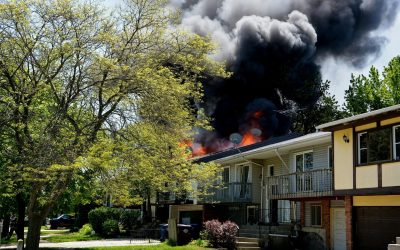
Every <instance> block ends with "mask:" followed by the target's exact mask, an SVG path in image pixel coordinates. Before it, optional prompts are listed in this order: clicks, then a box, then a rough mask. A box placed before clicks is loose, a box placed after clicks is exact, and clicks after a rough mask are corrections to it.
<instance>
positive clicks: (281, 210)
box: [278, 200, 290, 222]
mask: <svg viewBox="0 0 400 250" xmlns="http://www.w3.org/2000/svg"><path fill="white" fill-rule="evenodd" d="M278 222H290V201H288V200H278Z"/></svg>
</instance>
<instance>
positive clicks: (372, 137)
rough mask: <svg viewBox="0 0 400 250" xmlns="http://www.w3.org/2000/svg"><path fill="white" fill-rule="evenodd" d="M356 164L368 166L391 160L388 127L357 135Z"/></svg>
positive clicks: (389, 130) (389, 131)
mask: <svg viewBox="0 0 400 250" xmlns="http://www.w3.org/2000/svg"><path fill="white" fill-rule="evenodd" d="M357 138H358V140H357V148H358V164H368V163H373V162H378V161H388V160H390V159H391V129H390V127H386V128H381V129H376V130H372V131H367V132H362V133H358V135H357Z"/></svg>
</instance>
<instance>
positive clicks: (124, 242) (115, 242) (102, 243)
mask: <svg viewBox="0 0 400 250" xmlns="http://www.w3.org/2000/svg"><path fill="white" fill-rule="evenodd" d="M157 244H160V242H159V241H156V240H151V242H150V243H149V241H148V240H137V239H135V240H132V242H131V241H130V240H129V239H106V240H90V241H71V242H61V243H50V242H40V245H39V247H40V248H70V249H75V248H86V247H111V246H139V245H157ZM15 248H16V246H15V245H1V246H0V249H15Z"/></svg>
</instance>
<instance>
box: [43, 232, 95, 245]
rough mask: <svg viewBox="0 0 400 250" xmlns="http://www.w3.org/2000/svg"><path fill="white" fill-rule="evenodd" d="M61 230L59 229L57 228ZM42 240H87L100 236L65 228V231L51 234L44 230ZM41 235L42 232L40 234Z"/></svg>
mask: <svg viewBox="0 0 400 250" xmlns="http://www.w3.org/2000/svg"><path fill="white" fill-rule="evenodd" d="M59 231H61V230H59ZM46 234H47V235H46V236H47V237H45V238H43V239H44V240H46V241H48V242H54V243H56V242H68V241H87V240H100V239H102V237H100V236H98V235H83V234H80V233H78V232H75V233H70V232H69V230H66V231H65V232H60V233H56V234H52V233H51V232H48V233H47V232H46ZM41 235H43V234H41Z"/></svg>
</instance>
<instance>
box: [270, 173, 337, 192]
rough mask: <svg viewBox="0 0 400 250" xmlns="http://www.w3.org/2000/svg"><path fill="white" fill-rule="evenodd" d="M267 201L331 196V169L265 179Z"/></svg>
mask: <svg viewBox="0 0 400 250" xmlns="http://www.w3.org/2000/svg"><path fill="white" fill-rule="evenodd" d="M266 188H267V198H268V199H291V198H303V197H321V196H331V195H333V185H332V169H330V168H326V169H315V170H311V171H305V172H296V173H291V174H286V175H279V176H271V177H268V178H267V179H266Z"/></svg>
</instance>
